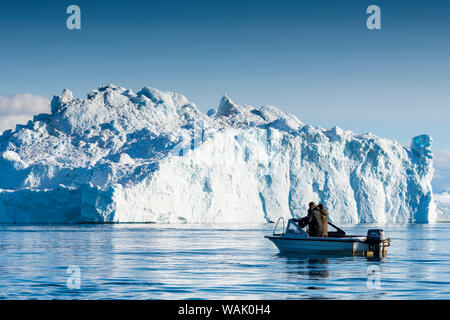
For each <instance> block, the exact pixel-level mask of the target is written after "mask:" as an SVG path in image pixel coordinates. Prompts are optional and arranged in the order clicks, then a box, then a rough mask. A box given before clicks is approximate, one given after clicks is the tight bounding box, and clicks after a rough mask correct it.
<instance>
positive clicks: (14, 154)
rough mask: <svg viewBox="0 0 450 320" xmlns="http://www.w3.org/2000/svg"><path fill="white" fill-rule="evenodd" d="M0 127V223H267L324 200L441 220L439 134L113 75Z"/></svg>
mask: <svg viewBox="0 0 450 320" xmlns="http://www.w3.org/2000/svg"><path fill="white" fill-rule="evenodd" d="M51 109H52V113H51V114H50V115H49V114H40V115H37V116H35V117H34V119H33V121H29V122H28V124H27V125H25V126H20V125H18V126H17V127H16V129H15V130H14V132H12V131H11V130H9V131H6V132H4V133H3V135H2V136H0V176H1V178H0V222H7V223H78V222H158V223H185V222H187V223H210V222H211V223H212V222H266V221H275V220H276V219H277V218H278V217H279V216H283V217H285V218H286V217H292V216H304V215H305V214H306V210H307V204H308V203H309V202H310V201H316V202H323V203H325V205H326V206H327V207H328V209H329V211H330V218H331V220H332V221H334V222H341V223H343V222H349V223H356V222H380V223H384V222H395V223H406V222H433V221H434V220H435V219H436V217H435V211H434V202H433V197H432V188H431V179H432V176H433V167H432V153H431V149H430V148H431V138H430V137H429V136H427V135H422V136H418V137H415V138H413V140H412V142H411V146H410V148H405V147H403V146H401V145H400V144H399V143H397V142H395V141H391V140H386V139H382V138H379V137H377V136H375V135H372V134H364V135H357V134H354V133H352V132H350V131H345V130H342V129H340V128H337V127H335V128H333V129H331V130H325V129H320V128H313V127H311V126H309V125H304V124H303V123H301V122H300V121H299V120H298V119H297V118H296V117H294V116H291V115H288V114H285V113H283V112H281V111H280V110H279V109H277V108H275V107H273V106H264V107H260V108H253V107H251V106H240V105H237V104H235V103H233V102H232V101H231V99H230V98H228V97H227V96H224V97H223V98H222V100H221V101H220V105H219V107H218V109H217V110H213V109H212V110H209V111H208V112H207V114H203V113H202V112H200V111H199V110H198V109H197V107H196V106H195V105H194V104H193V103H191V102H189V101H188V100H187V99H186V98H185V97H184V96H182V95H179V94H176V93H172V92H164V91H159V90H156V89H153V88H143V89H142V90H141V91H139V92H137V93H134V92H133V91H131V90H126V89H124V88H120V87H117V86H114V85H108V86H106V87H102V88H99V89H98V90H94V91H92V92H90V93H89V94H88V95H87V98H86V99H74V98H73V96H72V93H71V92H70V91H68V90H64V91H63V93H62V95H61V96H59V97H54V98H53V100H52V103H51Z"/></svg>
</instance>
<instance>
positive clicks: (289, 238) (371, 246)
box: [265, 218, 391, 257]
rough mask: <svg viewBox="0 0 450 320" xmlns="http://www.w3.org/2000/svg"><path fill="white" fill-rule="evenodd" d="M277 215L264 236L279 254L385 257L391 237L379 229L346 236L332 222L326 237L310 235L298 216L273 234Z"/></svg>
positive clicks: (281, 219)
mask: <svg viewBox="0 0 450 320" xmlns="http://www.w3.org/2000/svg"><path fill="white" fill-rule="evenodd" d="M280 221H283V230H284V219H283V218H280V219H279V220H278V222H277V224H276V225H275V229H274V231H273V235H272V236H265V237H266V238H267V239H269V240H271V241H272V242H273V243H274V244H275V245H276V246H277V248H278V250H280V253H298V254H322V255H323V254H329V255H335V254H345V255H347V254H348V255H364V256H375V257H380V256H384V255H386V253H387V247H389V245H390V242H391V240H390V239H389V238H387V239H386V238H385V237H384V232H383V230H382V229H369V230H368V231H367V235H366V236H356V235H347V234H346V233H345V232H344V231H343V230H341V229H339V228H338V227H336V226H335V225H334V224H332V223H330V222H329V223H328V225H330V226H332V227H334V228H335V229H336V231H330V232H328V237H310V236H308V233H306V231H305V230H303V228H302V227H301V226H300V225H299V219H290V220H289V222H288V225H287V227H286V230H285V231H284V232H282V233H278V234H277V233H276V230H277V226H278V224H279V222H280Z"/></svg>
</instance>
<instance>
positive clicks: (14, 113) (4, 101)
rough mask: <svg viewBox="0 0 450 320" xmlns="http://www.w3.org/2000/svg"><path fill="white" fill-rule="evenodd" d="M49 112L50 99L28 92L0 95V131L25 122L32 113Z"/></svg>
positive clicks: (29, 118) (30, 117)
mask: <svg viewBox="0 0 450 320" xmlns="http://www.w3.org/2000/svg"><path fill="white" fill-rule="evenodd" d="M49 112H50V100H49V99H48V98H46V97H43V96H36V95H33V94H30V93H21V94H16V95H4V96H0V132H2V131H4V130H8V129H14V128H15V126H16V124H25V123H26V122H27V121H28V120H31V119H32V118H33V116H34V115H36V114H39V113H49Z"/></svg>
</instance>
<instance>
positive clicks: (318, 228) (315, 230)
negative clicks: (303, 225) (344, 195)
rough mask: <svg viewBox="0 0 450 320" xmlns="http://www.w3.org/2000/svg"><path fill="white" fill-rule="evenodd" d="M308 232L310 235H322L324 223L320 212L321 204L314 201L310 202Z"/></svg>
mask: <svg viewBox="0 0 450 320" xmlns="http://www.w3.org/2000/svg"><path fill="white" fill-rule="evenodd" d="M307 218H308V219H307V222H308V234H309V236H310V237H322V235H323V224H322V214H321V213H320V209H319V206H318V205H317V204H315V203H314V202H310V203H309V210H308V217H307Z"/></svg>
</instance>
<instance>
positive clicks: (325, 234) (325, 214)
mask: <svg viewBox="0 0 450 320" xmlns="http://www.w3.org/2000/svg"><path fill="white" fill-rule="evenodd" d="M318 207H319V209H320V214H321V215H322V226H323V233H322V237H328V211H327V210H326V209H325V206H324V205H323V203H319V205H318Z"/></svg>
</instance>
